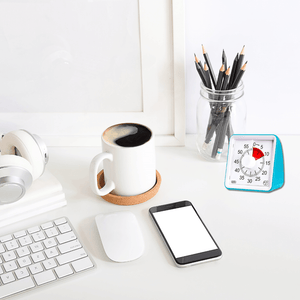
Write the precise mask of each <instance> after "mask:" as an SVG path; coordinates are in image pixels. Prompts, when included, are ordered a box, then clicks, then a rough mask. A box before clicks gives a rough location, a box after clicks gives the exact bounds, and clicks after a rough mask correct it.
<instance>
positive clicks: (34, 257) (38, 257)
mask: <svg viewBox="0 0 300 300" xmlns="http://www.w3.org/2000/svg"><path fill="white" fill-rule="evenodd" d="M31 259H32V260H33V262H35V263H37V262H40V261H42V260H45V259H46V258H45V256H44V254H43V252H38V253H33V254H32V255H31Z"/></svg>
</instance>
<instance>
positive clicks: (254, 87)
mask: <svg viewBox="0 0 300 300" xmlns="http://www.w3.org/2000/svg"><path fill="white" fill-rule="evenodd" d="M299 9H300V5H299V2H298V1H295V0H285V1H268V0H251V1H238V0H226V1H222V0H201V1H199V0H185V15H186V21H185V22H186V29H185V30H186V41H185V43H186V114H187V128H186V131H187V132H188V133H194V132H196V117H195V113H196V105H197V100H198V95H199V82H200V79H199V76H198V74H197V72H196V70H195V65H194V53H196V54H197V56H198V57H201V59H202V61H203V57H202V50H201V44H204V46H205V48H206V50H207V52H209V55H210V59H211V61H212V64H213V66H214V69H215V73H217V72H218V70H219V68H220V66H221V54H222V50H223V49H225V51H226V54H227V58H228V66H230V65H232V61H233V59H234V57H235V55H236V53H237V52H240V51H241V49H242V47H243V45H246V48H245V51H246V52H245V54H246V55H245V60H248V64H247V71H246V73H245V74H244V77H243V81H244V85H245V100H246V102H247V108H248V115H247V132H248V133H274V134H300V126H298V120H300V95H299V86H300V78H299V74H300V72H299V69H300V31H299V28H300V18H299Z"/></svg>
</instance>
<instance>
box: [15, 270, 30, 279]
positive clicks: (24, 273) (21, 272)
mask: <svg viewBox="0 0 300 300" xmlns="http://www.w3.org/2000/svg"><path fill="white" fill-rule="evenodd" d="M15 274H16V276H17V278H18V279H22V278H24V277H27V276H29V273H28V271H27V269H26V268H22V269H18V270H16V271H15Z"/></svg>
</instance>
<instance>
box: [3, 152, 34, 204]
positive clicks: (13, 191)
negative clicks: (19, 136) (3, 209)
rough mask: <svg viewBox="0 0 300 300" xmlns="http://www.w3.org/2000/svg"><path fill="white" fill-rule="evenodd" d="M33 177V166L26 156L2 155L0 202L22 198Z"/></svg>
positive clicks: (10, 201)
mask: <svg viewBox="0 0 300 300" xmlns="http://www.w3.org/2000/svg"><path fill="white" fill-rule="evenodd" d="M32 179H33V176H32V166H31V165H30V163H29V162H28V161H27V160H26V159H25V158H22V157H20V156H15V155H0V204H8V203H12V202H15V201H17V200H19V199H21V198H22V197H23V196H24V194H25V193H26V190H27V189H28V188H29V187H30V185H31V183H32Z"/></svg>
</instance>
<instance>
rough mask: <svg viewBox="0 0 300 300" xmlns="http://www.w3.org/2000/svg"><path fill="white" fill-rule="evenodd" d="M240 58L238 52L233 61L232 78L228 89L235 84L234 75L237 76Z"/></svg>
mask: <svg viewBox="0 0 300 300" xmlns="http://www.w3.org/2000/svg"><path fill="white" fill-rule="evenodd" d="M238 59H239V54H238V53H237V55H236V57H235V59H234V61H233V64H232V70H231V75H230V79H229V83H228V89H230V87H231V86H232V84H233V81H234V76H235V72H236V64H237V62H238Z"/></svg>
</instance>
